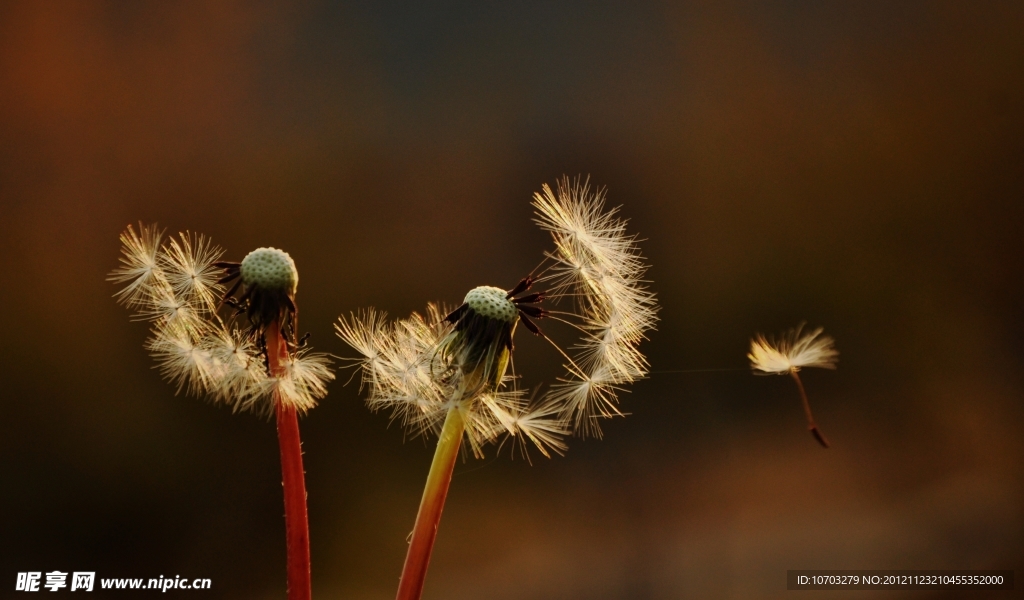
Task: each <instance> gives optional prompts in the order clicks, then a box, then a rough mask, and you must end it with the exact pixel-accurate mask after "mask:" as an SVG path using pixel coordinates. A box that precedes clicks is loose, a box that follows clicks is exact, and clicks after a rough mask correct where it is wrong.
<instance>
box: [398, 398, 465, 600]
mask: <svg viewBox="0 0 1024 600" xmlns="http://www.w3.org/2000/svg"><path fill="white" fill-rule="evenodd" d="M465 428H466V423H465V421H464V420H463V418H462V413H460V412H459V409H458V408H457V407H452V408H450V409H449V410H448V416H447V417H445V420H444V427H442V428H441V436H440V438H439V439H438V440H437V450H436V451H435V452H434V461H433V462H432V463H431V464H430V474H428V475H427V485H426V487H424V488H423V498H422V499H421V500H420V510H419V512H418V513H417V514H416V525H415V526H414V527H413V531H412V540H411V541H410V543H409V552H408V554H406V555H405V566H404V567H403V568H402V578H401V580H400V581H399V583H398V595H397V596H396V600H419V598H420V596H421V595H422V594H423V583H424V581H425V580H426V578H427V566H428V565H429V564H430V553H431V552H432V551H433V549H434V540H435V539H436V538H437V526H438V523H440V521H441V511H442V510H443V509H444V501H445V498H447V497H448V486H449V484H451V481H452V470H453V469H454V468H455V460H456V459H457V458H458V456H459V446H460V444H461V443H462V432H463V430H464V429H465Z"/></svg>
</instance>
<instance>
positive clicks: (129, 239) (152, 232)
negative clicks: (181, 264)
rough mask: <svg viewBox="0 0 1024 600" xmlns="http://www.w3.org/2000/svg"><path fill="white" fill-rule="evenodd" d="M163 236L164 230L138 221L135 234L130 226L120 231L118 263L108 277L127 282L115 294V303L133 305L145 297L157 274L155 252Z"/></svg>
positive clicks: (158, 248) (119, 281) (110, 279)
mask: <svg viewBox="0 0 1024 600" xmlns="http://www.w3.org/2000/svg"><path fill="white" fill-rule="evenodd" d="M162 237H163V232H162V231H159V230H157V229H156V227H155V226H146V225H142V224H141V223H140V224H139V233H135V230H134V229H133V228H132V226H131V225H129V226H128V229H126V230H125V232H124V233H122V234H121V266H120V267H118V268H116V269H114V270H113V271H112V272H111V273H110V275H109V276H108V277H107V280H108V281H112V282H114V283H118V284H122V283H127V284H128V285H126V286H125V287H124V289H122V290H121V291H119V292H117V294H115V295H114V297H115V298H117V300H118V302H121V303H122V304H124V305H125V306H128V307H135V306H138V305H139V304H140V303H142V302H143V301H144V299H146V298H148V296H149V294H150V286H151V285H152V282H153V280H154V278H155V277H158V276H159V272H158V269H157V252H158V251H159V250H160V238H162Z"/></svg>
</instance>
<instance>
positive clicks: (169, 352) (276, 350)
mask: <svg viewBox="0 0 1024 600" xmlns="http://www.w3.org/2000/svg"><path fill="white" fill-rule="evenodd" d="M121 244H122V248H121V253H122V256H121V266H120V267H118V268H117V269H115V270H114V271H113V272H112V273H111V274H110V276H109V277H108V279H109V280H110V281H113V282H114V283H118V284H123V285H124V286H125V287H124V288H123V289H121V290H120V291H119V292H117V293H116V294H115V297H116V298H117V300H118V301H119V302H120V303H122V304H124V305H125V306H127V307H129V308H131V309H133V310H134V311H135V314H134V315H133V318H134V319H136V320H144V321H149V322H150V323H151V325H152V328H151V335H150V337H149V339H148V340H147V341H146V345H145V347H146V349H147V350H149V352H150V354H151V355H152V356H153V358H154V360H155V361H156V363H157V367H158V368H159V369H160V372H161V374H162V375H163V376H164V378H165V379H167V380H168V381H169V382H170V383H171V384H172V385H174V386H175V388H176V391H177V392H179V393H180V392H181V391H183V390H184V391H185V392H186V393H188V394H192V395H196V396H206V397H207V398H209V399H210V400H212V401H214V402H218V403H223V404H227V405H228V406H230V407H231V409H232V410H233V411H239V410H243V411H244V410H251V411H253V412H257V413H262V414H267V415H269V414H276V417H277V430H278V438H279V442H280V446H281V468H282V477H283V484H284V493H285V526H286V532H287V543H288V597H289V599H290V600H308V599H309V597H310V578H309V529H308V523H307V517H306V491H305V481H304V475H303V469H302V450H301V442H300V440H299V426H298V413H305V412H306V411H308V410H309V409H311V408H313V407H314V406H316V402H317V400H319V399H321V398H323V397H324V396H325V395H326V394H327V388H326V384H327V382H328V381H330V380H332V379H333V378H334V374H333V373H332V372H331V369H330V366H329V365H330V361H329V359H328V357H327V355H325V354H316V353H312V352H310V351H309V350H308V349H306V348H303V347H302V344H301V343H300V342H298V341H296V328H297V326H298V323H297V318H298V308H297V307H296V304H295V293H296V290H297V287H298V271H297V270H296V268H295V262H294V261H293V260H292V258H291V257H290V256H289V255H288V254H287V253H286V252H284V251H282V250H277V249H274V248H259V249H257V250H254V251H253V252H250V253H249V254H248V255H247V256H246V257H245V258H244V259H243V260H242V262H240V263H231V262H223V261H220V260H219V259H220V257H221V256H222V255H223V251H222V250H221V249H220V248H218V247H216V246H214V245H213V244H212V243H210V241H209V239H207V238H205V237H203V236H202V235H194V234H191V233H182V234H179V235H178V237H177V238H174V237H171V238H166V239H165V238H164V235H163V232H161V231H158V230H157V229H156V227H154V226H146V225H140V226H139V232H138V233H136V232H135V230H134V229H133V228H132V227H131V226H130V225H129V226H128V229H127V230H126V231H125V232H124V233H123V234H121ZM235 280H237V281H235ZM232 281H235V283H234V286H233V287H232V288H231V289H230V290H228V291H227V292H226V293H225V288H224V284H225V283H230V282H232ZM236 291H237V292H239V293H240V296H239V297H238V298H237V299H236V298H234V297H233V295H234V294H235V292H236ZM224 307H229V308H230V311H229V314H227V315H225V316H223V317H222V316H221V315H220V312H221V310H222V309H223V308H224ZM241 315H245V317H246V318H245V320H244V321H241V320H239V319H238V317H240V316H241Z"/></svg>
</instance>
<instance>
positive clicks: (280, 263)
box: [241, 248, 299, 296]
mask: <svg viewBox="0 0 1024 600" xmlns="http://www.w3.org/2000/svg"><path fill="white" fill-rule="evenodd" d="M241 271H242V284H243V285H245V286H246V287H253V286H255V287H257V288H261V289H263V290H267V291H281V292H285V293H287V294H290V295H292V296H294V295H295V291H296V289H297V288H298V285H299V272H298V270H297V269H296V268H295V261H294V260H292V257H291V256H289V255H288V253H287V252H285V251H284V250H278V249H277V248H257V249H255V250H253V251H252V252H250V253H249V254H247V255H246V256H245V258H243V259H242V267H241Z"/></svg>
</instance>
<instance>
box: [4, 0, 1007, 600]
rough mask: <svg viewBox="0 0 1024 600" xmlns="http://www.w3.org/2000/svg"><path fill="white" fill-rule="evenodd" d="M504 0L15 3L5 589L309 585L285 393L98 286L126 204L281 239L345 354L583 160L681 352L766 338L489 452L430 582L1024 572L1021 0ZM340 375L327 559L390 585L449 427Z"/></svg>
mask: <svg viewBox="0 0 1024 600" xmlns="http://www.w3.org/2000/svg"><path fill="white" fill-rule="evenodd" d="M495 4H496V5H495V6H481V5H480V3H476V2H448V3H443V4H439V5H437V6H433V7H431V8H424V7H422V6H419V5H418V3H411V2H410V3H391V2H362V3H346V4H329V3H319V2H306V3H281V4H276V3H264V2H257V3H234V2H222V3H202V2H195V3H155V2H154V3H136V2H89V3H85V2H78V3H74V2H66V3H35V2H14V3H4V4H3V5H0V206H2V217H0V256H2V263H0V264H2V265H3V269H2V270H0V304H2V306H3V309H4V313H5V315H6V318H5V319H4V324H5V328H4V329H5V331H6V337H5V342H4V343H3V344H2V348H3V349H2V350H0V353H2V354H0V356H2V360H0V365H2V366H0V373H2V378H3V383H2V387H0V390H2V392H0V394H2V407H3V414H4V417H5V418H4V419H3V420H2V421H0V452H2V454H0V456H2V461H0V514H2V515H3V516H2V517H0V565H2V567H3V571H2V574H0V597H8V596H9V595H10V596H15V597H17V596H19V594H15V592H13V591H12V590H13V589H14V579H15V573H16V572H17V571H26V570H44V571H49V570H54V569H59V570H65V571H69V570H95V571H97V573H98V576H99V577H118V576H119V577H147V578H148V577H158V576H160V575H164V576H168V575H169V576H171V577H173V576H174V575H182V576H186V577H209V578H212V580H213V585H214V589H213V590H212V591H210V592H206V593H203V594H199V593H196V592H192V593H188V592H177V595H180V596H192V595H194V596H196V597H199V596H202V597H211V598H213V597H216V598H256V599H262V598H283V597H284V587H285V582H284V542H283V540H284V525H283V520H282V517H281V515H282V510H283V509H282V498H281V492H280V479H279V464H278V462H277V461H278V456H277V444H276V439H275V433H274V427H273V425H272V424H271V423H268V422H266V421H264V420H261V419H259V418H257V417H254V416H251V415H231V414H230V411H228V410H226V409H224V408H219V407H214V406H211V405H209V404H207V403H205V402H203V401H201V400H197V399H194V398H188V397H182V396H178V397H175V396H174V393H173V390H172V389H171V388H170V386H168V385H167V384H165V383H164V382H162V381H161V380H160V377H159V374H158V373H157V372H156V371H155V370H153V369H152V368H151V366H152V363H151V360H150V358H149V357H148V356H147V355H146V353H145V352H144V351H143V349H142V347H141V346H142V342H143V340H144V338H145V336H146V326H145V325H144V324H141V323H132V322H129V319H128V314H127V312H126V311H125V310H124V309H123V308H122V307H120V306H118V305H116V304H115V302H114V300H113V299H112V298H111V294H112V293H113V292H114V287H113V286H112V285H111V284H109V283H108V282H106V281H105V280H104V278H105V276H106V274H107V273H108V272H109V271H110V270H111V269H112V268H114V267H115V266H116V264H117V257H118V252H119V246H118V241H117V236H118V233H120V232H121V231H122V230H123V229H124V227H125V226H126V225H127V224H128V223H132V222H136V221H139V220H142V221H144V222H147V223H150V222H159V223H160V224H161V225H163V226H165V227H167V228H169V229H170V230H171V231H178V230H186V229H187V230H192V231H198V232H202V233H204V234H207V235H209V236H211V237H212V238H213V239H214V241H215V242H217V243H218V244H220V245H221V246H223V247H224V248H226V249H227V256H228V257H229V258H233V259H235V260H237V259H240V258H241V257H242V256H244V254H245V253H246V252H248V251H249V250H251V249H253V248H255V247H257V246H264V245H273V246H277V247H281V248H284V249H286V250H288V251H289V252H290V253H291V254H292V256H293V257H294V258H295V259H296V260H297V262H298V265H299V268H300V272H301V285H300V288H299V302H300V304H301V307H302V321H301V323H300V327H301V329H303V330H308V331H310V332H312V338H311V343H312V344H313V346H314V347H315V348H317V349H319V350H323V351H328V352H332V353H335V354H338V355H349V354H350V352H348V351H346V349H345V348H344V347H343V345H342V343H341V342H340V340H338V339H337V338H335V337H334V335H333V333H332V329H331V324H332V321H333V320H334V319H335V318H336V317H337V316H338V315H339V314H341V313H343V312H348V311H350V310H353V309H356V308H359V307H363V306H367V305H373V306H376V307H378V308H382V309H385V310H387V311H389V312H390V313H391V314H392V315H395V316H404V315H406V314H407V313H409V312H410V311H412V310H420V309H421V308H422V307H423V305H424V304H425V303H426V302H427V301H428V300H442V301H447V302H457V301H459V300H460V299H461V298H462V296H463V294H464V293H465V292H466V290H468V289H469V288H471V287H474V286H476V285H481V284H492V285H498V286H505V287H508V286H511V285H513V284H514V283H515V282H516V281H517V280H518V278H519V277H521V276H522V275H523V274H524V273H526V272H528V271H529V270H530V269H531V268H532V267H533V266H534V264H535V263H536V262H537V261H538V260H539V259H540V257H541V255H542V252H543V251H544V250H545V249H546V248H548V247H549V246H550V244H549V240H548V239H547V238H546V236H545V234H543V233H542V232H540V231H539V230H537V228H536V227H534V226H533V224H532V223H531V215H532V211H531V208H530V206H529V199H530V196H531V194H532V193H533V192H534V191H536V190H539V189H540V186H541V184H542V183H545V182H548V183H553V182H554V180H555V178H557V177H559V176H561V175H562V174H568V175H572V176H574V175H577V174H582V175H584V176H586V175H589V176H590V177H591V181H592V182H593V183H595V184H597V185H601V186H607V188H608V190H609V197H610V202H611V204H613V205H618V204H621V205H623V209H622V211H623V214H624V215H625V216H627V217H629V218H630V219H631V230H632V231H635V232H638V233H639V234H640V235H641V237H643V238H645V241H644V242H643V250H644V252H645V254H646V255H647V257H648V258H649V260H650V263H651V264H652V265H653V266H652V268H651V270H650V273H649V276H650V278H651V279H652V281H653V284H652V286H653V288H654V289H655V290H656V291H657V293H658V295H659V298H660V300H661V303H662V306H663V308H662V311H661V318H662V320H661V323H660V324H659V328H658V331H656V332H654V333H653V334H652V336H651V340H650V343H648V344H646V346H645V348H646V350H647V352H648V356H649V357H650V360H651V363H652V367H653V369H654V370H655V371H659V370H660V371H675V370H683V369H701V368H733V367H735V368H737V369H738V370H736V371H715V372H691V373H657V372H655V373H654V374H653V375H652V376H651V377H650V379H649V380H647V381H643V382H641V383H640V384H638V385H636V386H635V387H634V388H633V389H632V390H631V393H629V394H627V395H626V396H625V397H624V399H623V406H624V410H626V411H628V412H630V413H631V415H630V416H629V417H628V418H625V419H618V420H615V421H612V422H609V423H608V424H607V427H606V428H605V433H606V435H605V439H604V440H603V441H595V440H587V441H585V442H584V441H579V440H574V441H572V442H571V446H570V451H569V453H568V455H567V456H566V457H564V458H556V459H554V460H550V461H548V460H543V459H542V460H540V461H537V460H534V464H533V466H532V467H531V466H529V465H528V464H526V463H525V462H523V461H522V460H518V459H517V460H510V459H509V457H508V455H507V449H506V450H505V453H504V454H503V455H502V456H501V457H499V458H498V459H497V460H494V459H493V457H494V452H493V450H492V451H491V453H490V456H489V457H488V459H486V460H484V461H477V460H472V459H470V460H468V461H467V462H466V463H465V464H460V465H459V466H458V467H457V469H456V475H455V479H454V483H453V487H452V493H451V496H450V497H449V504H448V506H447V509H446V511H445V515H444V519H443V521H442V525H441V529H440V535H439V538H438V545H437V547H436V550H435V556H434V560H433V564H432V566H431V570H430V574H429V577H428V580H427V589H426V598H432V599H463V598H467V599H469V598H498V599H506V598H508V599H511V598H537V599H562V598H592V599H612V598H615V599H618V598H629V599H632V598H636V599H646V598H783V597H787V598H788V597H791V596H792V595H793V594H797V595H799V596H800V597H801V598H815V597H827V598H833V599H842V598H854V597H856V598H862V597H865V596H864V594H865V593H864V592H862V593H859V594H858V593H846V594H843V593H838V592H822V593H814V592H803V593H797V592H786V591H785V585H786V570H787V569H810V568H821V569H825V568H830V569H844V568H877V569H889V568H891V569H895V568H904V569H915V568H920V569H939V568H947V569H968V568H977V569H983V568H1012V569H1017V575H1018V578H1019V577H1021V576H1022V575H1024V570H1022V569H1024V558H1022V557H1024V510H1022V507H1024V435H1022V427H1024V401H1022V400H1024V375H1022V373H1024V351H1022V343H1024V316H1022V312H1021V308H1022V298H1024V295H1022V292H1024V285H1022V277H1021V275H1022V266H1024V265H1022V263H1024V252H1022V250H1024V248H1022V246H1024V244H1022V241H1021V240H1022V235H1024V221H1022V216H1024V214H1022V213H1024V211H1022V208H1021V202H1022V192H1024V168H1022V167H1024V79H1022V73H1024V35H1021V31H1022V27H1024V7H1022V5H1021V4H1020V3H1016V2H1003V3H1001V2H993V3H970V4H968V3H942V2H902V3H891V2H850V3H818V2H796V1H780V2H772V3H755V2H750V3H722V2H703V3H701V2H697V3H667V4H664V5H659V4H647V5H645V6H634V5H632V4H633V3H612V2H580V3H545V2H535V3H501V4H499V3H495ZM801 320H807V321H808V322H809V323H810V324H811V325H822V326H824V327H825V328H826V331H827V333H830V334H832V335H833V336H834V337H835V338H836V340H837V345H838V347H839V350H840V352H841V357H840V364H839V370H838V371H836V372H827V371H806V372H805V377H804V381H805V384H806V386H807V389H808V393H809V395H810V399H811V402H812V405H813V406H814V407H815V409H816V416H817V417H818V420H819V422H820V423H821V426H822V428H823V430H824V431H825V433H826V434H827V435H828V436H829V438H830V439H831V441H832V443H833V448H832V449H830V450H827V451H826V450H822V449H821V448H819V447H818V446H817V445H816V444H815V443H814V441H813V440H812V439H811V437H810V436H809V435H808V434H807V432H806V430H805V425H804V422H803V415H802V412H801V409H800V404H799V398H798V396H797V395H796V390H795V388H794V387H793V384H792V382H791V381H790V380H789V379H788V378H781V377H753V376H752V375H750V373H749V372H746V371H744V370H742V369H743V368H744V367H745V366H746V364H747V361H746V359H745V356H744V355H745V352H746V350H747V344H748V339H749V337H750V336H751V335H752V334H753V333H755V332H757V331H763V332H766V333H767V332H777V331H780V330H783V329H785V328H787V327H791V326H794V325H796V324H797V323H798V322H800V321H801ZM519 340H520V343H519V348H518V354H517V357H516V360H517V368H518V370H519V371H520V372H524V373H528V374H529V379H532V380H536V381H540V380H545V379H547V380H550V378H551V377H553V376H555V375H556V374H557V372H558V371H557V364H558V360H557V357H556V356H554V355H553V354H552V353H551V352H549V351H548V350H547V349H546V348H545V347H544V346H543V345H541V344H536V343H535V342H534V341H533V340H530V339H529V338H528V337H527V336H524V335H520V336H519ZM345 379H347V374H342V375H341V376H340V377H339V381H337V382H335V384H333V385H332V388H331V393H330V395H329V396H328V397H327V398H326V400H325V401H324V402H323V403H322V405H321V406H320V407H319V408H317V409H316V410H315V411H313V412H312V413H311V414H310V415H309V416H308V417H307V418H306V419H305V420H304V421H303V423H302V428H303V436H304V443H305V450H306V468H307V471H308V480H307V485H308V488H309V510H310V521H311V529H312V555H313V578H314V580H313V584H314V592H315V594H316V596H317V597H319V598H356V599H363V598H367V599H369V598H389V597H391V596H392V595H393V593H394V590H395V587H396V583H397V578H398V574H399V572H400V570H401V564H402V560H403V558H404V552H405V536H406V535H407V533H408V532H409V531H410V529H411V527H412V522H413V519H414V516H415V511H416V507H417V504H418V501H419V495H420V491H421V486H422V483H423V481H424V479H425V477H426V472H427V467H428V464H429V461H430V457H431V452H432V448H431V447H429V446H428V445H425V444H424V443H423V442H422V441H420V440H412V441H406V442H404V443H403V433H402V431H401V430H400V429H399V428H397V427H390V428H389V427H388V418H387V416H386V415H382V414H377V415H375V414H371V413H369V412H368V411H367V410H366V409H365V408H364V407H363V406H362V401H361V399H360V397H359V395H358V390H357V387H358V386H357V385H355V384H354V383H353V384H350V385H348V386H344V385H342V384H343V383H344V380H345ZM527 383H528V384H529V382H527ZM1017 587H1018V590H1019V589H1020V588H1021V587H1024V586H1022V584H1021V583H1020V582H1019V581H1018V586H1017ZM64 592H65V593H66V592H67V590H64ZM94 593H95V592H94ZM1014 593H1016V594H1020V592H1019V591H1017V592H1009V593H1006V592H1004V593H991V594H988V595H985V594H977V593H975V594H971V595H968V594H966V593H963V594H961V593H957V592H952V591H943V592H938V591H937V592H934V593H928V592H904V593H895V592H894V593H883V592H866V594H870V595H871V597H872V598H896V597H913V598H954V597H1000V598H1001V597H1010V596H1012V595H1013V594H1014ZM97 595H99V596H103V593H102V592H100V593H97ZM109 595H110V596H111V597H114V596H116V597H120V598H127V597H131V596H130V593H128V592H120V593H110V594H109ZM140 595H142V596H146V597H149V596H151V595H152V593H151V592H150V593H147V594H140ZM1018 597H1020V596H1018Z"/></svg>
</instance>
